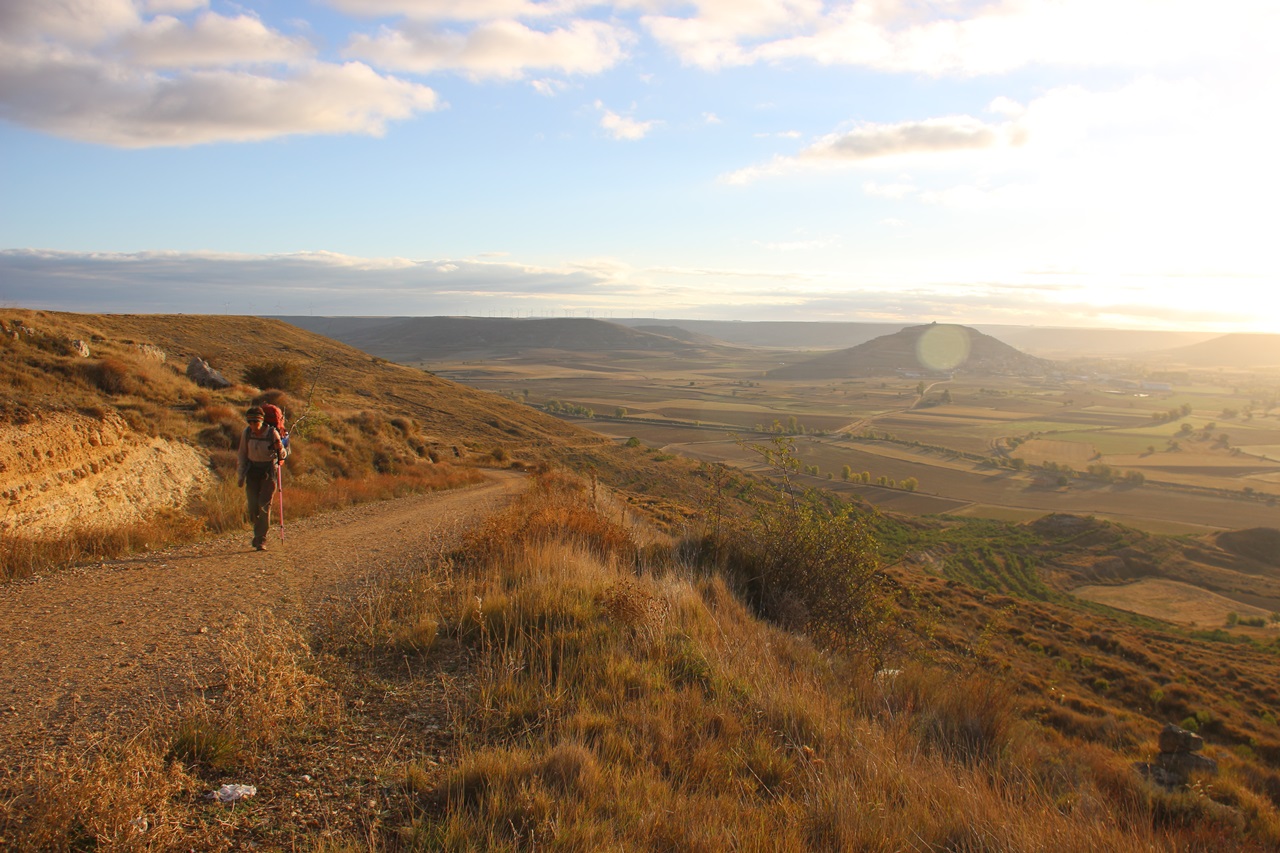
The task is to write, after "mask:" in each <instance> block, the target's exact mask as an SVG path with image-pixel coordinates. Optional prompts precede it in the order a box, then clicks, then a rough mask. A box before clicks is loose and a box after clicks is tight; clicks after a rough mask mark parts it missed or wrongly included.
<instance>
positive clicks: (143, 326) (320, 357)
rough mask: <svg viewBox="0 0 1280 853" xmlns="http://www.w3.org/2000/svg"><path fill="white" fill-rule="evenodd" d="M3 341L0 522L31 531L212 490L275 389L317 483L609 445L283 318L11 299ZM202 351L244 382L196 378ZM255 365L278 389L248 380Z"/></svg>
mask: <svg viewBox="0 0 1280 853" xmlns="http://www.w3.org/2000/svg"><path fill="white" fill-rule="evenodd" d="M0 349H2V350H3V352H4V359H3V362H2V363H0V382H2V389H0V496H2V497H3V498H4V499H5V501H6V503H7V507H6V509H5V512H4V515H3V517H2V518H0V531H20V532H21V535H23V536H25V537H40V536H58V535H61V534H62V533H65V532H70V531H72V530H75V529H78V528H83V527H95V528H100V529H108V528H118V527H120V526H121V525H127V524H131V523H134V522H138V521H140V520H143V519H145V518H147V517H149V516H152V515H154V514H156V513H159V512H162V511H165V512H167V511H171V510H174V509H180V508H182V507H183V506H185V505H188V504H191V503H193V502H195V501H197V500H199V499H201V496H202V495H204V494H206V493H207V492H208V490H209V489H210V488H213V487H214V486H215V485H216V484H217V483H218V482H219V481H220V480H221V481H222V482H225V481H226V479H227V478H229V477H232V478H233V471H234V449H235V446H236V443H237V441H238V436H239V432H240V430H241V429H243V426H244V424H243V420H242V417H241V412H242V411H243V410H244V408H245V407H246V406H248V405H249V404H250V403H251V402H254V401H256V400H259V399H265V398H266V396H270V399H272V400H274V401H275V402H277V403H279V404H281V405H282V406H283V407H284V409H285V410H286V417H287V419H288V420H289V421H290V422H291V423H293V424H295V428H296V432H297V433H298V435H297V436H296V439H297V440H296V442H295V445H294V457H293V458H292V459H291V460H290V462H289V466H288V468H289V471H290V472H291V473H292V475H293V476H294V477H295V478H297V479H299V480H301V481H304V482H308V483H310V484H311V485H312V486H313V487H314V488H317V489H321V488H322V487H323V486H324V485H325V484H326V483H331V482H333V481H334V480H336V479H344V478H351V477H359V476H362V475H363V474H364V473H391V472H403V471H406V470H408V469H411V468H412V467H413V466H415V465H418V464H429V463H430V461H434V460H444V461H452V460H454V459H457V458H458V457H460V456H465V455H467V454H468V453H473V452H479V453H486V454H487V453H491V452H492V453H497V454H498V455H500V456H502V457H504V458H506V457H507V455H508V454H517V455H519V456H520V457H521V458H523V459H526V460H537V459H540V458H545V457H546V456H547V455H548V454H549V453H551V452H552V450H553V449H560V448H563V447H565V446H566V445H578V446H587V447H591V446H607V445H608V441H607V440H606V439H603V438H600V437H598V436H595V435H594V434H592V433H589V432H587V431H585V430H582V429H580V428H578V427H575V426H573V425H571V424H567V423H565V422H563V421H560V420H558V419H556V418H553V417H550V416H548V415H545V414H542V413H540V412H538V411H536V410H534V409H531V408H529V407H527V406H522V405H519V404H516V403H513V402H511V401H509V400H506V399H503V398H501V397H498V396H495V395H491V394H486V393H483V392H479V391H475V390H473V389H471V388H467V387H465V386H462V385H456V384H454V383H452V382H449V381H447V380H444V379H440V378H438V377H435V376H432V375H430V374H428V373H425V372H423V371H421V370H414V369H412V368H408V367H403V366H400V365H396V364H391V363H388V362H386V361H384V360H382V359H378V358H375V357H373V356H370V355H368V354H367V353H363V352H361V351H359V350H356V349H354V348H352V347H349V346H346V345H345V344H340V343H338V342H336V341H332V340H329V339H327V338H323V337H321V336H319V335H316V334H313V333H310V332H306V331H303V330H301V329H298V328H297V327H295V326H291V325H289V324H287V323H282V322H279V321H274V320H263V319H258V318H252V317H208V316H188V315H77V314H66V313H57V312H32V311H18V310H5V311H0ZM192 358H202V359H204V360H205V361H207V362H208V363H209V364H210V366H212V367H213V368H214V369H216V370H217V371H218V372H219V373H221V374H222V375H223V376H224V377H226V378H227V380H229V381H230V382H231V383H232V384H231V385H230V386H229V387H226V388H223V389H210V388H203V387H201V386H199V385H197V384H196V383H195V382H194V381H192V380H191V379H189V378H188V377H187V375H186V368H187V364H188V362H189V361H190V360H191V359H192ZM251 369H258V370H260V371H264V370H265V372H266V374H267V375H268V376H275V377H276V378H277V379H278V380H279V381H278V384H275V385H272V386H271V387H274V388H276V389H277V390H275V391H268V389H267V388H259V387H257V386H255V385H253V384H250V383H248V382H246V381H245V380H244V377H245V376H246V375H247V373H248V372H250V371H251ZM259 381H261V382H264V384H266V383H265V380H259ZM299 419H301V421H302V422H301V423H300V424H299V423H298V422H299Z"/></svg>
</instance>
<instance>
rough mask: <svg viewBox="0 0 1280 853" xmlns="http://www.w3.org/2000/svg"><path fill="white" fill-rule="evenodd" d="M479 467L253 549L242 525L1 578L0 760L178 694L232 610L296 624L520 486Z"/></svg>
mask: <svg viewBox="0 0 1280 853" xmlns="http://www.w3.org/2000/svg"><path fill="white" fill-rule="evenodd" d="M488 474H489V478H490V479H489V480H488V481H487V482H485V483H482V484H480V485H477V486H471V487H468V488H465V489H459V490H454V491H448V492H437V493H432V494H425V495H414V496H410V497H406V498H399V499H396V500H392V501H385V502H381V503H374V504H365V505H363V506H359V507H354V508H351V509H346V510H341V511H338V512H333V513H328V514H324V515H319V516H315V517H313V518H309V519H304V520H302V521H299V522H296V523H290V524H288V525H287V527H286V531H285V541H284V542H283V543H282V542H281V541H280V538H279V536H278V533H277V531H276V530H275V529H273V530H272V534H271V540H270V542H269V550H267V551H266V552H264V553H258V552H255V551H253V550H252V549H251V548H250V547H249V538H250V537H249V534H248V532H245V533H237V534H235V535H233V536H232V535H229V536H224V537H219V538H217V539H213V540H208V541H204V542H200V543H198V544H195V545H190V546H185V547H182V548H175V549H170V550H166V551H163V552H159V553H154V554H144V555H139V556H135V557H131V558H129V559H126V560H120V561H116V562H110V563H104V564H102V565H98V566H91V567H86V568H77V569H69V570H66V571H62V572H57V573H54V574H50V575H46V576H42V577H34V578H29V579H26V580H23V581H18V582H14V583H10V584H6V585H3V586H0V649H3V650H4V654H3V664H4V665H3V666H0V766H3V767H6V768H9V769H13V768H15V767H18V766H22V765H25V764H28V763H29V762H31V761H34V760H38V757H39V756H40V755H42V754H44V755H47V754H49V752H50V751H52V750H55V749H58V748H64V747H65V746H67V745H68V744H67V741H68V738H69V737H70V736H71V734H70V733H71V732H76V733H78V734H77V736H82V735H83V733H84V732H85V731H93V730H95V729H102V728H107V727H110V728H113V729H114V728H117V727H118V725H119V724H121V723H124V724H125V725H128V724H129V723H130V722H131V721H132V720H134V719H137V720H139V721H141V720H144V719H146V715H147V712H148V710H149V709H154V708H155V707H156V705H157V704H168V703H171V702H173V701H176V700H177V699H179V698H181V697H183V696H186V695H189V692H190V690H191V688H192V686H193V685H201V684H204V683H205V682H204V681H202V679H205V678H209V677H212V675H211V674H212V673H214V672H216V671H217V666H218V649H217V645H218V644H217V638H218V636H219V634H220V633H221V632H222V631H223V630H225V629H226V627H227V626H228V625H230V624H231V623H232V622H233V620H234V619H235V618H236V616H237V614H240V613H250V612H253V611H256V610H258V609H261V608H270V609H271V610H272V611H273V612H274V613H275V614H276V616H278V617H283V618H285V619H287V620H289V621H291V622H292V623H293V624H295V625H296V626H297V627H299V628H300V629H301V630H302V631H303V633H304V634H305V633H306V632H307V630H308V629H309V628H310V627H311V626H312V624H313V623H314V621H315V620H316V619H317V618H319V614H320V613H321V611H322V609H323V607H324V605H325V603H326V602H327V601H328V602H331V601H333V600H334V599H335V597H340V596H342V595H343V592H344V589H347V588H349V586H350V585H351V584H352V583H354V582H355V581H357V580H358V579H359V578H361V577H365V576H367V575H369V574H370V572H373V571H376V570H377V569H378V568H380V567H384V566H394V565H403V564H404V563H405V561H409V560H414V559H420V557H421V555H422V554H424V553H427V552H430V553H434V552H435V551H437V549H439V548H441V547H447V546H448V544H449V543H450V542H451V541H453V540H455V538H456V537H457V536H458V534H459V533H460V532H461V531H463V530H465V529H466V528H467V527H469V526H471V525H472V524H474V523H475V522H476V520H478V519H479V518H482V517H483V516H484V515H486V514H487V513H489V512H491V511H493V510H494V509H496V508H497V507H499V506H500V505H501V504H503V503H504V502H505V501H506V500H507V499H509V498H510V497H511V496H512V495H513V494H515V493H516V492H518V491H519V490H520V489H521V488H522V487H523V477H522V476H521V475H518V474H514V473H510V472H488Z"/></svg>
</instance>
